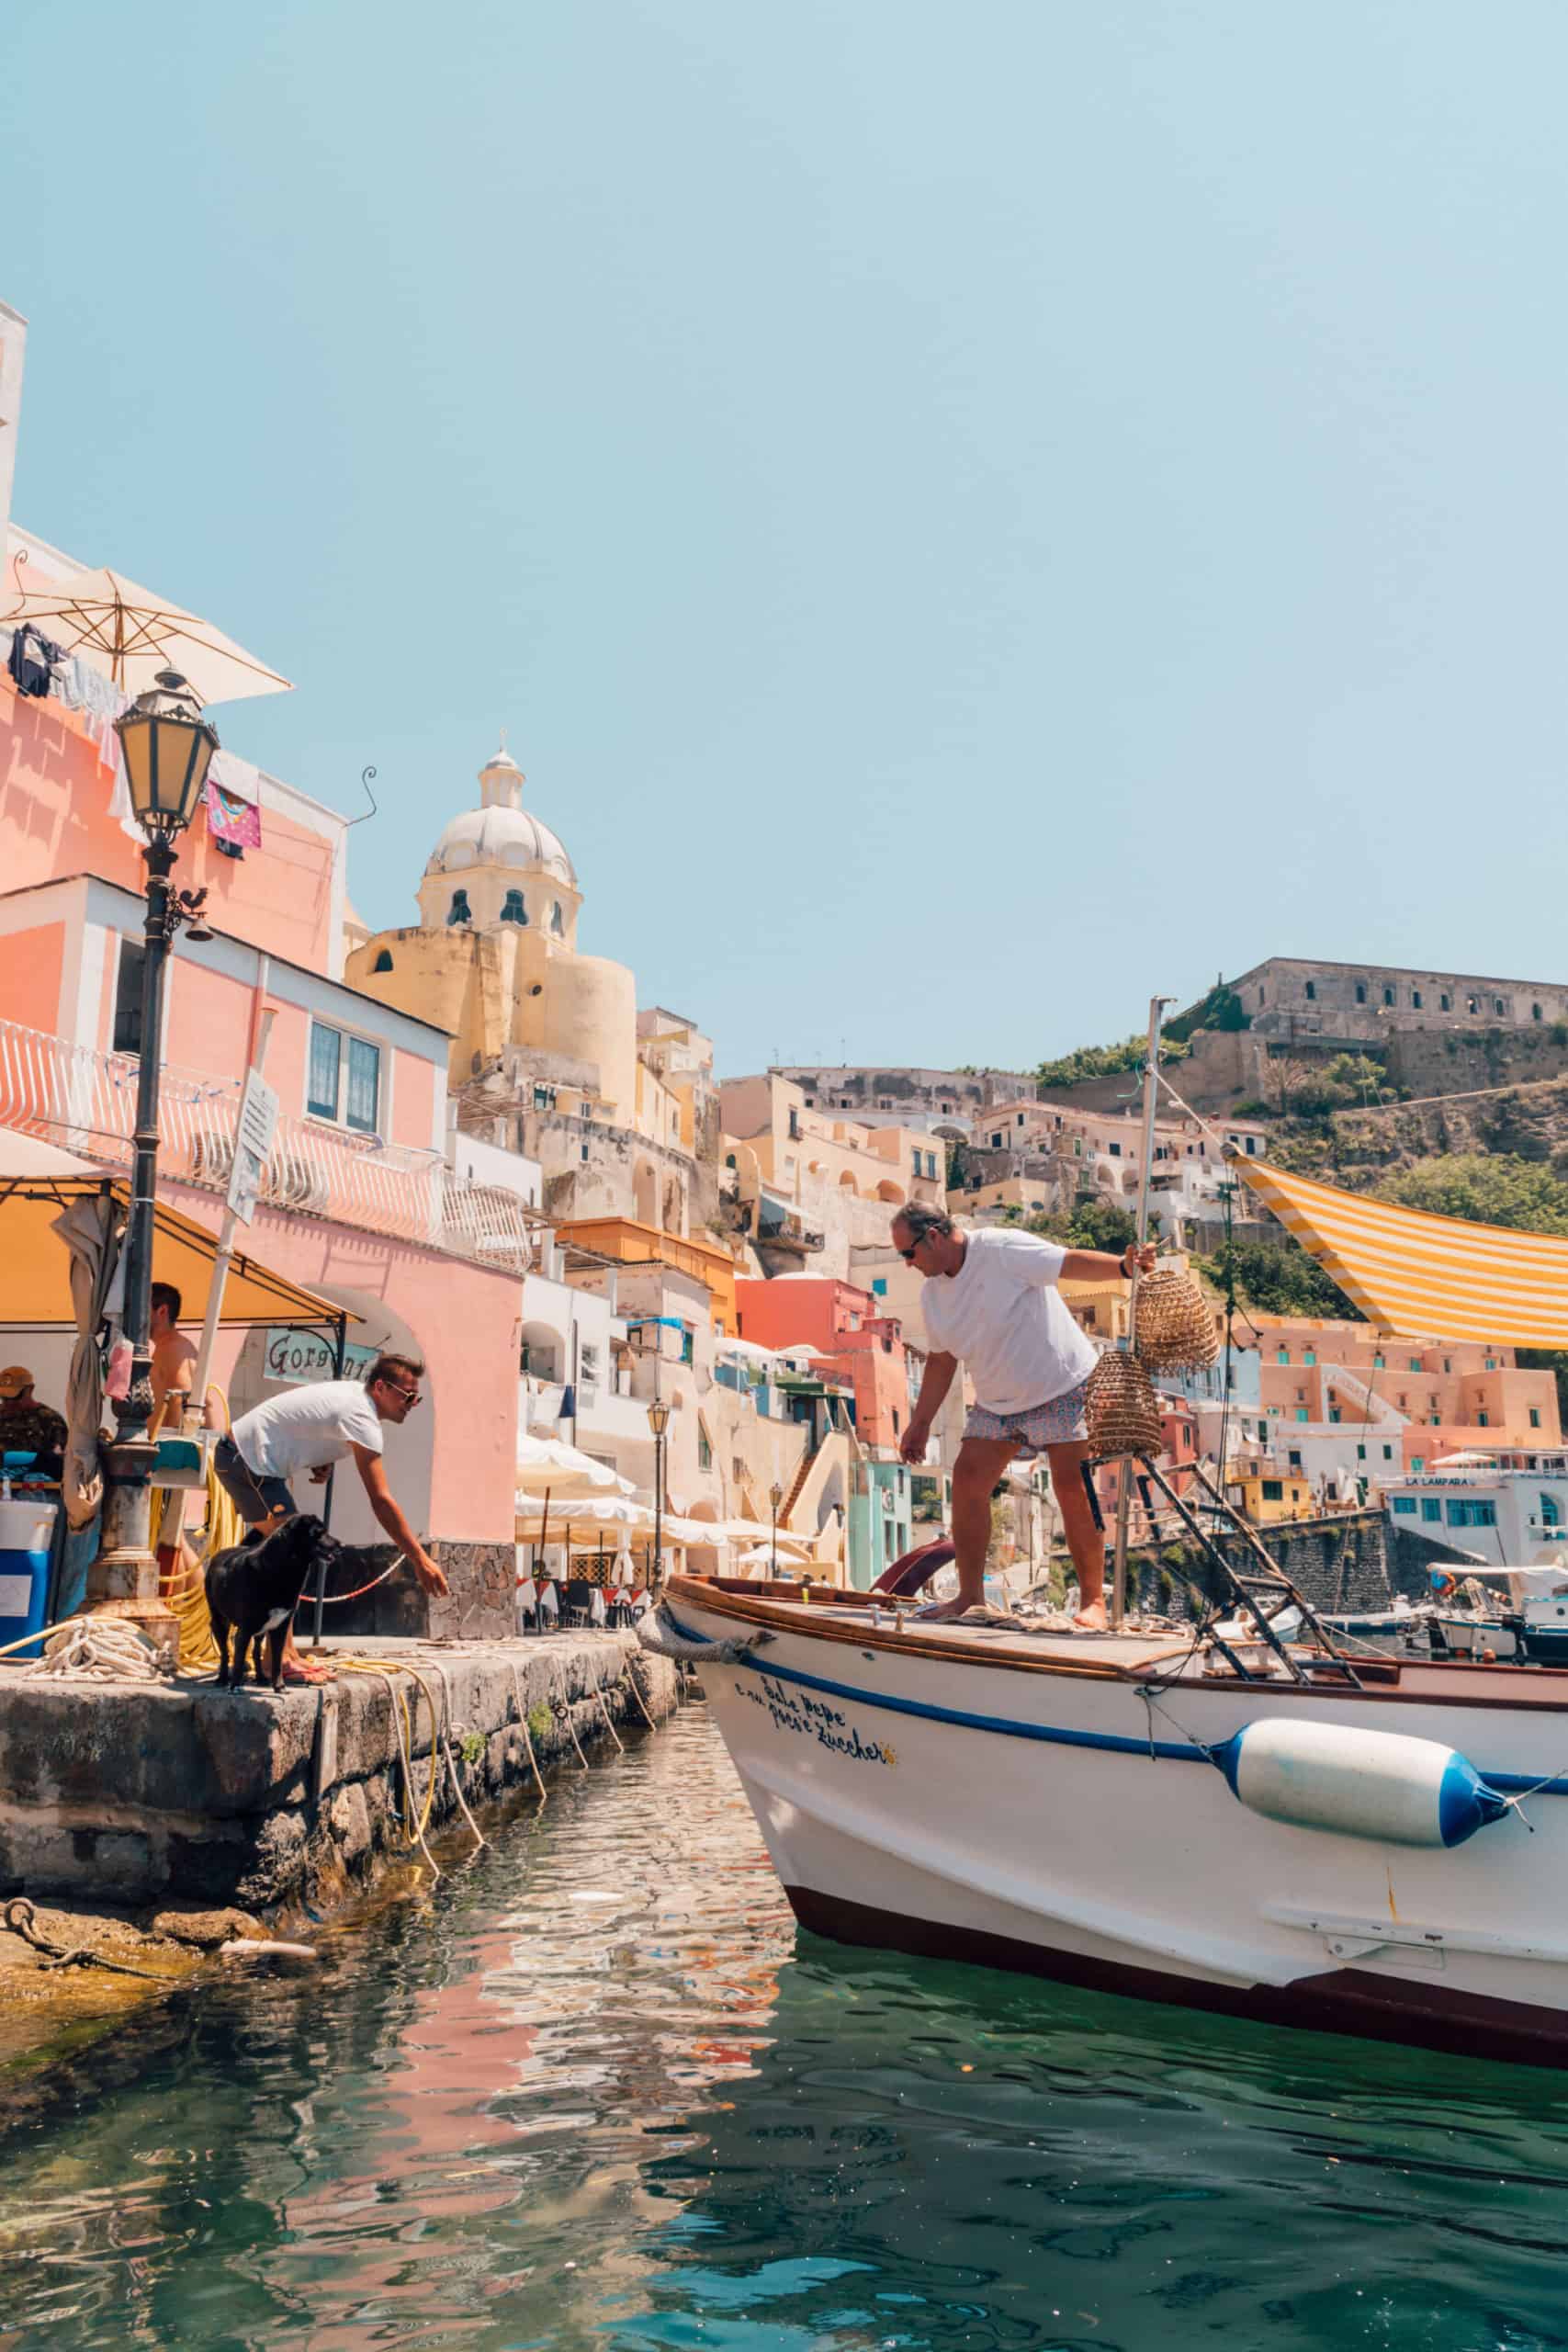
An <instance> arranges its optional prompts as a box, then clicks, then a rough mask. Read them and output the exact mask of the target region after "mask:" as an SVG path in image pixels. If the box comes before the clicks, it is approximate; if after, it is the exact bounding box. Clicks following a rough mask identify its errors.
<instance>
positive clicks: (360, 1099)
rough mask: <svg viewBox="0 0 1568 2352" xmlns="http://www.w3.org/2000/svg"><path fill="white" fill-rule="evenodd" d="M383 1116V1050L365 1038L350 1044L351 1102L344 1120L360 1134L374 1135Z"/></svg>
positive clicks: (348, 1102) (349, 1100) (349, 1086)
mask: <svg viewBox="0 0 1568 2352" xmlns="http://www.w3.org/2000/svg"><path fill="white" fill-rule="evenodd" d="M380 1115H381V1048H380V1046H372V1045H370V1044H368V1043H367V1040H366V1039H365V1038H363V1037H351V1038H350V1039H349V1041H348V1101H347V1103H345V1104H344V1124H345V1125H348V1126H351V1127H355V1128H356V1129H357V1130H358V1132H359V1133H360V1134H361V1135H364V1136H373V1135H374V1134H375V1133H376V1130H377V1127H378V1125H379V1122H380Z"/></svg>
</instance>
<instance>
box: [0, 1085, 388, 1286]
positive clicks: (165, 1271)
mask: <svg viewBox="0 0 1568 2352" xmlns="http://www.w3.org/2000/svg"><path fill="white" fill-rule="evenodd" d="M51 1150H52V1147H51V1145H48V1144H39V1143H37V1142H35V1141H34V1139H33V1138H32V1137H31V1136H13V1135H12V1134H11V1133H10V1132H9V1130H5V1131H0V1323H10V1324H19V1323H25V1324H28V1325H29V1326H38V1325H39V1324H59V1325H62V1326H72V1327H73V1326H74V1324H75V1321H76V1314H75V1308H74V1307H73V1304H72V1297H71V1252H70V1250H68V1249H67V1248H66V1246H65V1243H64V1242H63V1241H62V1238H61V1237H60V1235H59V1234H58V1233H56V1232H55V1231H54V1229H53V1227H54V1220H55V1219H56V1217H58V1216H60V1215H61V1213H62V1211H63V1210H65V1209H68V1208H70V1207H71V1205H72V1204H73V1202H75V1201H83V1200H96V1199H99V1198H101V1197H102V1196H103V1195H104V1194H106V1193H107V1194H108V1195H109V1196H110V1197H111V1198H112V1199H113V1200H114V1201H115V1202H116V1204H118V1209H119V1212H120V1215H121V1216H124V1215H125V1214H126V1213H127V1212H128V1211H129V1209H130V1180H129V1179H128V1178H126V1177H123V1176H106V1175H105V1174H104V1173H103V1171H102V1170H96V1169H91V1168H88V1167H87V1166H86V1163H85V1161H82V1160H78V1161H76V1162H74V1163H73V1164H70V1165H68V1166H67V1167H66V1168H64V1169H62V1170H51V1169H48V1168H43V1169H39V1168H37V1167H32V1168H29V1167H28V1160H29V1159H31V1158H32V1156H33V1155H34V1154H36V1153H39V1152H40V1151H41V1152H49V1151H51ZM55 1157H56V1158H58V1159H62V1160H65V1161H67V1162H68V1163H69V1162H70V1158H71V1156H70V1154H69V1153H68V1152H60V1153H58V1154H56V1155H55ZM217 1252H218V1237H217V1235H216V1234H214V1233H209V1231H208V1229H207V1227H205V1226H204V1225H197V1222H196V1220H195V1218H194V1217H188V1216H182V1215H181V1213H180V1211H179V1210H178V1209H175V1208H171V1207H170V1206H169V1204H168V1203H167V1202H166V1201H159V1202H157V1203H156V1204H154V1207H153V1211H152V1279H153V1281H154V1282H156V1283H173V1284H174V1286H175V1289H176V1290H177V1291H179V1292H180V1293H181V1294H182V1296H183V1300H184V1310H185V1319H186V1321H187V1322H191V1323H198V1322H200V1320H201V1318H202V1317H203V1316H204V1315H205V1313H206V1311H207V1294H208V1291H209V1287H210V1285H211V1282H212V1267H213V1261H214V1259H215V1257H216V1256H217ZM345 1313H346V1310H345V1309H344V1308H343V1307H341V1306H337V1305H336V1304H335V1303H334V1302H333V1300H332V1299H327V1298H318V1297H317V1296H316V1295H315V1293H314V1292H313V1291H308V1290H302V1289H301V1288H300V1286H299V1283H291V1282H290V1281H289V1280H288V1277H287V1275H284V1274H277V1273H274V1272H273V1271H272V1268H271V1267H270V1266H266V1265H264V1264H263V1263H262V1261H261V1260H260V1259H259V1258H252V1257H248V1256H245V1255H243V1254H237V1255H236V1256H235V1258H234V1260H233V1262H232V1263H231V1266H230V1269H229V1280H228V1284H227V1287H226V1288H225V1290H224V1293H223V1317H222V1319H223V1321H224V1322H225V1323H226V1324H245V1323H266V1324H279V1325H284V1326H288V1327H290V1328H292V1327H296V1326H305V1325H320V1324H332V1323H335V1322H336V1321H337V1320H338V1317H340V1316H342V1315H344V1314H345ZM347 1319H348V1321H349V1322H351V1323H355V1322H357V1321H358V1320H359V1317H357V1316H355V1315H349V1316H348V1317H347Z"/></svg>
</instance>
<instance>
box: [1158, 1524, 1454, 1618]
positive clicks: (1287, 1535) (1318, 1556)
mask: <svg viewBox="0 0 1568 2352" xmlns="http://www.w3.org/2000/svg"><path fill="white" fill-rule="evenodd" d="M1256 1532H1257V1534H1258V1540H1259V1542H1260V1543H1261V1544H1262V1545H1263V1548H1264V1550H1265V1551H1266V1552H1267V1553H1268V1554H1269V1557H1270V1558H1271V1559H1272V1560H1273V1561H1275V1562H1276V1564H1277V1565H1278V1566H1280V1568H1281V1569H1283V1571H1284V1573H1285V1575H1286V1576H1288V1577H1290V1579H1291V1581H1292V1584H1293V1585H1294V1586H1295V1587H1296V1588H1297V1589H1298V1591H1300V1592H1301V1594H1302V1595H1303V1598H1304V1599H1305V1600H1308V1601H1310V1602H1311V1604H1312V1606H1313V1607H1314V1609H1323V1610H1329V1611H1334V1610H1350V1609H1368V1610H1372V1609H1390V1608H1392V1607H1393V1597H1394V1594H1395V1592H1396V1591H1404V1592H1408V1593H1409V1594H1410V1595H1411V1597H1412V1598H1417V1597H1419V1595H1420V1594H1422V1593H1424V1592H1425V1590H1426V1577H1425V1573H1424V1571H1423V1573H1422V1574H1421V1576H1420V1578H1419V1581H1417V1577H1416V1572H1415V1570H1414V1568H1412V1567H1411V1566H1408V1565H1407V1564H1405V1563H1404V1562H1403V1561H1402V1562H1400V1563H1399V1564H1398V1566H1397V1568H1396V1566H1395V1565H1394V1563H1393V1561H1392V1559H1391V1551H1390V1544H1389V1529H1388V1521H1387V1519H1386V1517H1385V1516H1384V1514H1383V1513H1382V1511H1381V1510H1359V1511H1343V1512H1337V1513H1336V1514H1334V1515H1333V1516H1332V1517H1329V1518H1325V1519H1311V1520H1286V1521H1280V1523H1279V1524H1278V1525H1276V1526H1272V1527H1260V1528H1258V1530H1257V1531H1256ZM1214 1543H1215V1547H1216V1549H1217V1550H1219V1551H1220V1552H1222V1553H1223V1554H1224V1556H1225V1558H1226V1559H1227V1560H1228V1561H1229V1563H1230V1565H1231V1566H1232V1567H1233V1568H1234V1569H1235V1572H1236V1574H1237V1575H1238V1576H1244V1577H1246V1576H1253V1575H1258V1576H1261V1574H1262V1573H1263V1571H1262V1567H1261V1565H1260V1563H1259V1562H1258V1560H1257V1559H1256V1557H1255V1556H1254V1555H1253V1554H1252V1553H1251V1552H1250V1551H1249V1550H1248V1548H1247V1542H1246V1539H1245V1538H1244V1537H1242V1536H1240V1535H1238V1534H1236V1533H1235V1532H1234V1531H1233V1532H1231V1533H1230V1534H1228V1535H1224V1534H1216V1535H1215V1537H1214ZM1213 1575H1214V1570H1213V1564H1212V1563H1211V1562H1209V1561H1207V1560H1205V1558H1204V1557H1203V1555H1202V1552H1201V1547H1200V1546H1199V1545H1198V1544H1195V1543H1194V1542H1193V1541H1192V1539H1191V1537H1190V1536H1181V1537H1179V1538H1176V1539H1173V1540H1172V1541H1170V1542H1168V1543H1166V1544H1152V1545H1141V1546H1136V1547H1134V1548H1133V1549H1131V1550H1129V1552H1128V1555H1127V1595H1128V1604H1129V1606H1130V1607H1139V1608H1145V1609H1151V1610H1158V1611H1160V1612H1161V1613H1162V1614H1163V1615H1165V1616H1168V1617H1179V1618H1187V1617H1190V1615H1191V1613H1192V1611H1191V1604H1190V1594H1189V1589H1188V1588H1189V1586H1192V1585H1195V1586H1196V1587H1197V1588H1198V1589H1199V1590H1200V1591H1203V1590H1206V1589H1208V1585H1209V1581H1210V1580H1211V1579H1212V1577H1213Z"/></svg>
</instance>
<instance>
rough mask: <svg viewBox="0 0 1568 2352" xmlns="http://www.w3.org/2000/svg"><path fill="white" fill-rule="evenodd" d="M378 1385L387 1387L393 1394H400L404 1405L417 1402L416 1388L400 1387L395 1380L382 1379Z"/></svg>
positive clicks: (418, 1395) (417, 1393)
mask: <svg viewBox="0 0 1568 2352" xmlns="http://www.w3.org/2000/svg"><path fill="white" fill-rule="evenodd" d="M380 1385H381V1386H382V1387H383V1388H389V1389H390V1390H391V1392H392V1394H393V1396H394V1397H401V1398H402V1400H403V1402H404V1404H405V1405H417V1404H418V1403H419V1397H420V1392H419V1390H418V1389H417V1388H400V1387H399V1386H398V1384H397V1382H396V1381H395V1380H383V1381H382V1382H381V1383H380Z"/></svg>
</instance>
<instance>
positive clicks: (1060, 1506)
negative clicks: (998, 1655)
mask: <svg viewBox="0 0 1568 2352" xmlns="http://www.w3.org/2000/svg"><path fill="white" fill-rule="evenodd" d="M1045 1458H1046V1460H1047V1461H1048V1462H1049V1463H1050V1464H1051V1484H1052V1486H1053V1487H1054V1488H1055V1495H1056V1508H1057V1510H1059V1511H1060V1512H1061V1514H1062V1532H1063V1534H1064V1535H1065V1536H1066V1539H1067V1550H1068V1551H1069V1552H1070V1553H1071V1555H1072V1561H1073V1566H1074V1567H1075V1568H1076V1569H1077V1575H1078V1613H1077V1616H1076V1617H1075V1618H1074V1619H1073V1623H1074V1624H1075V1625H1081V1626H1082V1627H1083V1628H1084V1630H1085V1632H1086V1633H1101V1632H1103V1631H1104V1628H1105V1538H1104V1536H1103V1535H1102V1534H1101V1532H1100V1529H1099V1527H1098V1526H1097V1525H1096V1524H1095V1517H1094V1510H1093V1507H1092V1505H1091V1504H1090V1502H1089V1496H1088V1494H1087V1493H1086V1491H1085V1488H1084V1482H1083V1465H1084V1464H1085V1463H1086V1462H1087V1461H1088V1460H1089V1448H1088V1446H1087V1445H1084V1444H1083V1443H1081V1442H1077V1441H1075V1442H1073V1443H1071V1444H1069V1445H1052V1446H1047V1448H1046V1450H1045ZM953 1484H954V1487H955V1488H956V1486H957V1480H956V1478H955V1479H954V1481H953Z"/></svg>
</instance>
